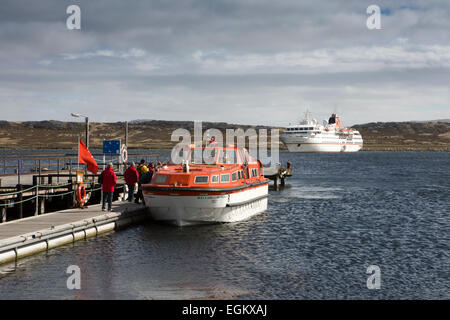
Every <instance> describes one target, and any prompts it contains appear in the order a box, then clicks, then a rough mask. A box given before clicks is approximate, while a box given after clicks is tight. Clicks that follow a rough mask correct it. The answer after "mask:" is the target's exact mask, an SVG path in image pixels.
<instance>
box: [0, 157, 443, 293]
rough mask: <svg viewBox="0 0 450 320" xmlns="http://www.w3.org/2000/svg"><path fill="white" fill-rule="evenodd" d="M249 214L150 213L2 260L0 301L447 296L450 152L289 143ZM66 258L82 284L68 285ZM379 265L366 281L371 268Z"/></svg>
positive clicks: (67, 263)
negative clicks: (286, 167)
mask: <svg viewBox="0 0 450 320" xmlns="http://www.w3.org/2000/svg"><path fill="white" fill-rule="evenodd" d="M281 160H282V163H283V164H285V162H286V161H287V160H290V161H291V162H292V163H293V166H294V176H293V177H291V178H289V179H288V181H287V186H286V188H285V189H283V190H281V191H279V192H276V191H270V197H269V207H268V210H267V212H265V213H263V214H261V215H259V216H257V217H254V218H252V219H250V220H248V221H244V222H240V223H233V224H218V225H209V226H196V227H184V228H177V227H172V226H166V225H163V224H156V223H152V222H149V223H146V224H143V225H137V226H133V227H130V228H127V229H125V230H122V231H117V232H113V233H110V234H106V235H103V236H100V237H98V238H95V239H89V240H86V241H81V242H77V243H75V244H73V245H67V246H64V247H60V248H57V249H53V250H50V251H49V252H47V253H42V254H38V255H35V256H32V257H29V258H26V259H23V260H19V262H18V264H17V265H14V264H13V265H7V266H3V267H0V269H1V270H2V271H1V274H0V297H1V299H74V298H80V299H191V298H207V299H208V298H212V299H222V298H226V299H234V298H238V299H449V298H450V250H449V249H450V219H449V218H450V201H449V198H450V197H449V196H450V170H449V165H450V153H433V152H426V153H415V152H398V153H396V152H360V153H356V154H292V153H282V154H281ZM69 265H78V266H79V267H80V269H81V289H80V290H68V289H67V286H66V281H67V278H68V276H69V275H68V274H66V269H67V267H68V266H69ZM369 265H377V266H379V267H380V270H381V289H379V290H369V289H368V288H367V285H366V281H367V278H368V277H369V276H370V274H367V273H366V271H367V267H368V266H369Z"/></svg>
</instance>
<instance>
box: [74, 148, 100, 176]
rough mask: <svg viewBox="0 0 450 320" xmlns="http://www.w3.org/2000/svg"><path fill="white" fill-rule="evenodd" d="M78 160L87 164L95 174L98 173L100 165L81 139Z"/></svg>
mask: <svg viewBox="0 0 450 320" xmlns="http://www.w3.org/2000/svg"><path fill="white" fill-rule="evenodd" d="M78 161H79V162H80V163H84V164H87V169H88V170H89V171H90V172H92V173H93V174H97V172H98V165H97V162H96V161H95V159H94V157H93V156H92V154H91V153H90V152H89V150H88V148H86V146H85V145H84V143H83V142H82V141H81V139H80V141H79V142H78Z"/></svg>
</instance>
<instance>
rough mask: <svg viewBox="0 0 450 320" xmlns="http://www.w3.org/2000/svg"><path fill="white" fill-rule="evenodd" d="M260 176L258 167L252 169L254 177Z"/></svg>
mask: <svg viewBox="0 0 450 320" xmlns="http://www.w3.org/2000/svg"><path fill="white" fill-rule="evenodd" d="M257 176H258V169H252V177H257Z"/></svg>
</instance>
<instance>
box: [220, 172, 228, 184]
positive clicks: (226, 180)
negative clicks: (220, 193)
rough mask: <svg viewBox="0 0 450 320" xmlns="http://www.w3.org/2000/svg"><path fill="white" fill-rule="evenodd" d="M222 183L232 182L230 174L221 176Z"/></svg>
mask: <svg viewBox="0 0 450 320" xmlns="http://www.w3.org/2000/svg"><path fill="white" fill-rule="evenodd" d="M220 182H230V174H229V173H226V174H221V175H220Z"/></svg>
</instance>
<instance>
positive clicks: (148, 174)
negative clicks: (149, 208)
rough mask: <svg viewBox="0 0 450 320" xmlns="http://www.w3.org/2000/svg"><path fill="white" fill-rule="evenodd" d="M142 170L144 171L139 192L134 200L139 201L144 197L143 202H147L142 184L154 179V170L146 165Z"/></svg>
mask: <svg viewBox="0 0 450 320" xmlns="http://www.w3.org/2000/svg"><path fill="white" fill-rule="evenodd" d="M142 171H143V172H144V173H143V174H142V175H141V176H140V178H139V183H138V192H137V194H136V200H135V201H134V202H136V203H139V200H141V199H142V203H144V204H145V202H144V195H143V194H142V185H143V184H146V183H150V181H151V180H152V176H153V171H150V170H148V168H147V167H146V166H144V168H142Z"/></svg>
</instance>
